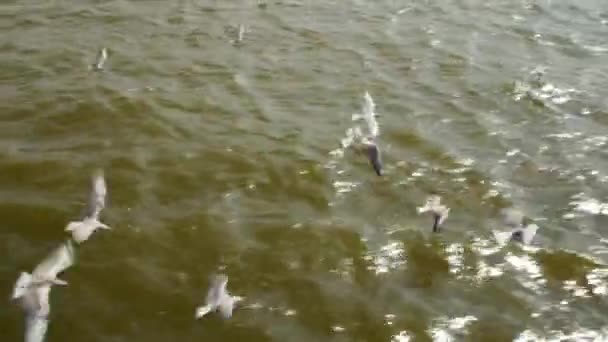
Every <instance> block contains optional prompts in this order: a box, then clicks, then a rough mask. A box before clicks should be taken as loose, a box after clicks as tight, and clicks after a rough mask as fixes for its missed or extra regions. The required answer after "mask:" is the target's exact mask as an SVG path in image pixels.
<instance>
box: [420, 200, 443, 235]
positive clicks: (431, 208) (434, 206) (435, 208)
mask: <svg viewBox="0 0 608 342" xmlns="http://www.w3.org/2000/svg"><path fill="white" fill-rule="evenodd" d="M425 212H431V214H432V215H433V232H434V233H436V232H438V231H439V229H440V226H441V225H442V224H443V222H444V221H445V220H446V219H447V218H448V214H449V213H450V208H448V207H446V206H445V205H442V204H441V197H439V196H438V195H431V196H429V197H428V198H427V200H426V203H425V204H424V206H423V207H418V213H419V214H422V213H425Z"/></svg>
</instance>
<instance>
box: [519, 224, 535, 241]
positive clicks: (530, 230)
mask: <svg viewBox="0 0 608 342" xmlns="http://www.w3.org/2000/svg"><path fill="white" fill-rule="evenodd" d="M537 230H538V226H537V225H535V224H534V223H531V224H529V225H527V226H526V227H525V228H523V229H522V230H521V232H522V242H523V243H524V244H526V245H529V244H530V243H531V242H532V239H533V238H534V236H535V235H536V231H537Z"/></svg>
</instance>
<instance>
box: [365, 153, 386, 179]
mask: <svg viewBox="0 0 608 342" xmlns="http://www.w3.org/2000/svg"><path fill="white" fill-rule="evenodd" d="M367 156H368V158H369V162H370V164H371V165H372V167H373V168H374V171H375V172H376V175H378V176H382V171H383V170H382V161H381V160H380V151H379V150H378V146H376V145H370V146H369V147H368V149H367Z"/></svg>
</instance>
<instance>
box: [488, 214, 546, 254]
mask: <svg viewBox="0 0 608 342" xmlns="http://www.w3.org/2000/svg"><path fill="white" fill-rule="evenodd" d="M500 216H501V218H502V221H503V223H504V225H505V226H507V227H509V228H510V230H509V231H504V232H499V231H493V233H494V238H495V239H496V241H497V242H499V243H500V244H505V243H507V242H508V241H516V242H519V243H521V244H524V245H529V244H530V243H532V239H534V236H535V235H536V231H537V230H538V226H537V225H536V224H534V223H532V222H529V220H528V219H527V218H526V217H525V216H524V214H523V213H522V212H521V211H519V210H516V209H513V208H506V209H502V210H501V211H500Z"/></svg>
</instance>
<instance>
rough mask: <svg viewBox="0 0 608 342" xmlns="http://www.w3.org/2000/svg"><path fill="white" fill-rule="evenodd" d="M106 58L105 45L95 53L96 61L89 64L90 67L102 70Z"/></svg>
mask: <svg viewBox="0 0 608 342" xmlns="http://www.w3.org/2000/svg"><path fill="white" fill-rule="evenodd" d="M107 59H108V49H106V48H105V47H104V48H101V49H100V50H99V53H98V54H97V62H95V64H93V65H91V68H92V69H93V70H96V71H99V70H103V65H104V64H105V62H106V60H107Z"/></svg>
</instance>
